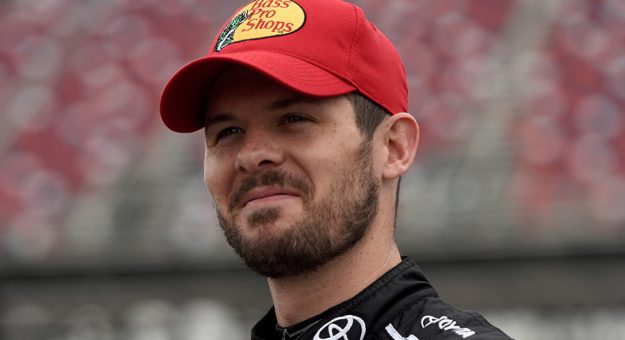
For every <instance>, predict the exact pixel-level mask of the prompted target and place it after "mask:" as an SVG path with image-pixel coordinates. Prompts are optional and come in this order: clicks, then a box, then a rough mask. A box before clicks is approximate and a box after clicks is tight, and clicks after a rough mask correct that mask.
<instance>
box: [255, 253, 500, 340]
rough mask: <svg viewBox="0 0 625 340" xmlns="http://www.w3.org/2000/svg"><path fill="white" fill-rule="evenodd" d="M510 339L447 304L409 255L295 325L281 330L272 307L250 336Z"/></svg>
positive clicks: (262, 339)
mask: <svg viewBox="0 0 625 340" xmlns="http://www.w3.org/2000/svg"><path fill="white" fill-rule="evenodd" d="M273 339H276V340H289V339H297V340H308V339H311V340H364V339H371V340H373V339H377V340H462V339H469V340H495V339H497V340H500V339H511V338H510V337H508V336H507V335H506V334H504V333H503V332H502V331H501V330H499V329H498V328H496V327H494V326H493V325H491V324H490V323H488V321H486V320H485V319H484V317H482V316H481V315H479V314H477V313H474V312H465V311H460V310H457V309H455V308H454V307H452V306H450V305H448V304H446V303H445V302H443V301H442V300H441V298H440V297H439V296H438V294H437V293H436V291H435V290H434V288H433V287H432V286H431V285H430V283H429V282H428V281H427V279H426V278H425V276H424V275H423V273H422V272H421V270H420V269H419V267H418V266H417V265H416V264H415V263H414V261H413V260H412V259H411V258H404V259H403V260H402V262H401V263H400V264H398V265H397V266H395V267H394V268H393V269H391V270H389V271H388V272H387V273H385V274H384V275H383V276H382V277H381V278H379V279H378V280H377V281H375V282H374V283H373V284H371V285H370V286H369V287H367V288H366V289H365V290H363V291H362V292H360V293H359V294H358V295H356V296H355V297H353V298H352V299H350V300H347V301H345V302H343V303H341V304H339V305H337V306H334V307H332V308H330V309H329V310H327V311H325V312H324V313H322V314H320V315H318V316H315V317H313V318H311V319H309V320H306V321H303V322H301V323H299V324H297V325H294V326H292V327H288V328H280V327H279V326H278V324H277V321H276V315H275V311H274V309H273V308H272V309H271V310H269V312H268V313H267V314H266V315H265V316H264V317H263V318H262V319H261V320H260V321H259V322H258V323H257V324H256V326H254V328H253V329H252V340H273Z"/></svg>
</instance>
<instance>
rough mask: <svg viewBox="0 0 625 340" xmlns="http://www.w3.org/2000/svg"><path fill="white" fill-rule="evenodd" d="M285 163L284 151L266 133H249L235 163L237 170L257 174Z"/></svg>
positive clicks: (277, 142) (246, 134) (274, 139)
mask: <svg viewBox="0 0 625 340" xmlns="http://www.w3.org/2000/svg"><path fill="white" fill-rule="evenodd" d="M283 162H284V149H283V147H282V146H281V145H280V143H279V141H277V140H276V138H273V137H272V136H271V134H270V133H268V132H266V131H247V132H246V133H245V137H244V141H243V144H242V145H241V148H240V149H239V152H238V154H237V158H236V161H235V167H236V168H237V170H239V171H241V172H245V173H249V172H255V171H258V170H261V169H262V168H265V167H271V166H276V165H280V164H282V163H283Z"/></svg>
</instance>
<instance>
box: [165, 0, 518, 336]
mask: <svg viewBox="0 0 625 340" xmlns="http://www.w3.org/2000/svg"><path fill="white" fill-rule="evenodd" d="M407 107H408V103H407V84H406V76H405V72H404V68H403V64H402V62H401V59H400V57H399V55H398V53H397V51H396V50H395V48H394V46H393V45H392V44H391V43H390V41H389V40H388V39H387V38H386V37H385V36H384V35H383V34H382V33H381V32H379V31H378V30H377V28H376V27H375V26H373V24H371V23H370V22H368V21H367V19H366V18H365V16H364V13H363V12H362V10H361V9H359V8H358V7H356V6H354V5H353V4H350V3H347V2H343V1H340V0H294V1H290V0H257V1H254V2H252V3H250V4H248V5H247V6H245V7H243V8H241V9H240V10H239V11H237V12H236V13H235V14H234V15H233V16H232V17H231V18H230V20H229V21H228V22H227V23H226V24H225V25H224V27H223V28H222V30H221V31H220V34H219V35H218V36H217V37H216V38H215V40H214V42H213V44H212V47H211V51H210V52H209V54H208V56H206V57H204V58H201V59H198V60H196V61H194V62H192V63H190V64H188V65H186V66H184V67H183V68H182V69H180V70H179V71H178V72H177V73H176V74H175V75H174V76H173V77H172V79H171V80H170V81H169V83H168V84H167V86H166V87H165V90H164V92H163V96H162V99H161V116H162V118H163V121H164V122H165V124H166V125H167V126H168V127H169V128H170V129H172V130H174V131H177V132H192V131H197V130H199V129H202V128H204V132H205V134H204V135H205V140H206V156H205V161H204V178H205V182H206V186H207V188H208V190H209V192H210V193H211V195H212V197H213V199H214V202H215V206H216V209H217V213H218V217H219V220H220V225H221V227H222V228H223V230H224V234H225V236H226V239H227V241H228V242H229V244H230V245H231V246H232V247H233V249H234V250H235V251H236V252H237V253H238V254H239V255H240V256H241V258H242V259H243V260H244V261H245V263H246V264H247V265H248V266H249V267H250V268H251V269H253V270H255V271H257V272H258V273H260V274H262V275H264V276H266V277H267V278H268V283H269V288H270V291H271V296H272V299H273V302H274V307H273V308H272V309H271V310H270V311H269V312H268V313H267V315H265V317H263V318H262V320H260V321H259V322H258V323H257V324H256V326H255V327H254V328H253V330H252V339H315V340H322V339H361V340H362V339H395V340H398V339H410V340H417V339H418V340H426V339H466V338H470V339H509V338H508V337H507V336H506V335H505V334H503V333H502V332H501V331H500V330H498V329H497V328H495V327H493V326H491V325H490V324H489V323H488V322H487V321H486V320H484V319H483V318H482V317H481V316H479V315H477V314H475V313H467V312H461V311H458V310H456V309H454V308H453V307H451V306H449V305H447V304H445V303H444V302H442V301H441V300H440V298H439V297H438V296H437V294H436V292H435V290H434V289H433V288H432V287H431V286H430V284H429V283H428V281H427V280H426V279H425V277H424V276H423V274H422V273H421V272H420V270H419V268H418V267H417V266H416V265H415V264H414V263H413V261H412V259H410V258H402V257H401V256H400V253H399V250H398V248H397V245H396V243H395V239H394V228H395V215H396V203H397V202H396V201H397V193H398V186H399V178H400V176H401V175H402V174H404V173H405V172H406V171H407V170H408V168H409V166H410V165H411V163H412V162H413V159H414V157H415V153H416V149H417V145H418V139H419V128H418V125H417V123H416V121H415V119H414V118H413V117H412V116H411V115H410V114H408V113H406V110H407Z"/></svg>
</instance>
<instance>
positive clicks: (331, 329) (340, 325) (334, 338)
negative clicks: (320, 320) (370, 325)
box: [313, 315, 367, 340]
mask: <svg viewBox="0 0 625 340" xmlns="http://www.w3.org/2000/svg"><path fill="white" fill-rule="evenodd" d="M366 333H367V327H365V322H364V321H362V319H361V318H359V317H357V316H354V315H345V316H339V317H338V318H334V319H332V320H331V321H330V322H328V323H326V324H325V325H323V326H321V328H319V330H318V331H317V334H315V337H314V338H313V340H362V339H364V338H365V334H366Z"/></svg>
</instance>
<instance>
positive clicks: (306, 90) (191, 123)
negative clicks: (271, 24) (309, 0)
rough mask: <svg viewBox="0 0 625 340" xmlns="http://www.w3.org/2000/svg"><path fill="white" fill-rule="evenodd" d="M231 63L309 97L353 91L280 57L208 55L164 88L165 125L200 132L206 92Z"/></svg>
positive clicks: (309, 66)
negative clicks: (249, 69) (255, 71)
mask: <svg viewBox="0 0 625 340" xmlns="http://www.w3.org/2000/svg"><path fill="white" fill-rule="evenodd" d="M232 63H235V64H240V65H244V66H247V67H250V68H252V69H255V70H257V71H259V72H261V73H263V74H265V75H267V76H268V77H271V78H273V79H275V80H276V81H278V82H280V83H281V84H283V85H284V86H286V87H289V88H291V89H292V90H294V91H297V92H300V93H302V94H305V95H309V96H315V97H326V96H336V95H341V94H345V93H349V92H352V91H355V90H356V87H354V86H353V85H351V84H350V83H349V82H348V81H346V80H344V79H341V78H339V77H337V76H336V75H334V74H332V73H330V72H328V71H326V70H324V69H322V68H320V67H318V66H315V65H313V64H311V63H309V62H307V61H304V60H301V59H298V58H295V57H291V56H288V55H284V54H280V53H275V52H266V51H249V52H239V53H230V54H224V55H211V56H208V57H204V58H200V59H197V60H195V61H192V62H191V63H189V64H187V65H185V66H183V67H182V68H181V69H180V70H178V72H176V74H174V76H173V77H172V78H171V79H170V80H169V82H168V83H167V85H166V86H165V89H164V90H163V94H162V95H161V103H160V111H161V118H162V119H163V122H164V123H165V125H166V126H167V127H168V128H169V129H171V130H173V131H176V132H194V131H197V130H199V129H201V128H203V127H204V115H205V109H206V104H207V103H206V96H207V93H208V89H209V87H210V86H211V84H212V82H213V80H214V78H215V76H216V75H217V74H218V73H219V71H220V70H221V69H222V68H223V67H224V65H227V64H232Z"/></svg>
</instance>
